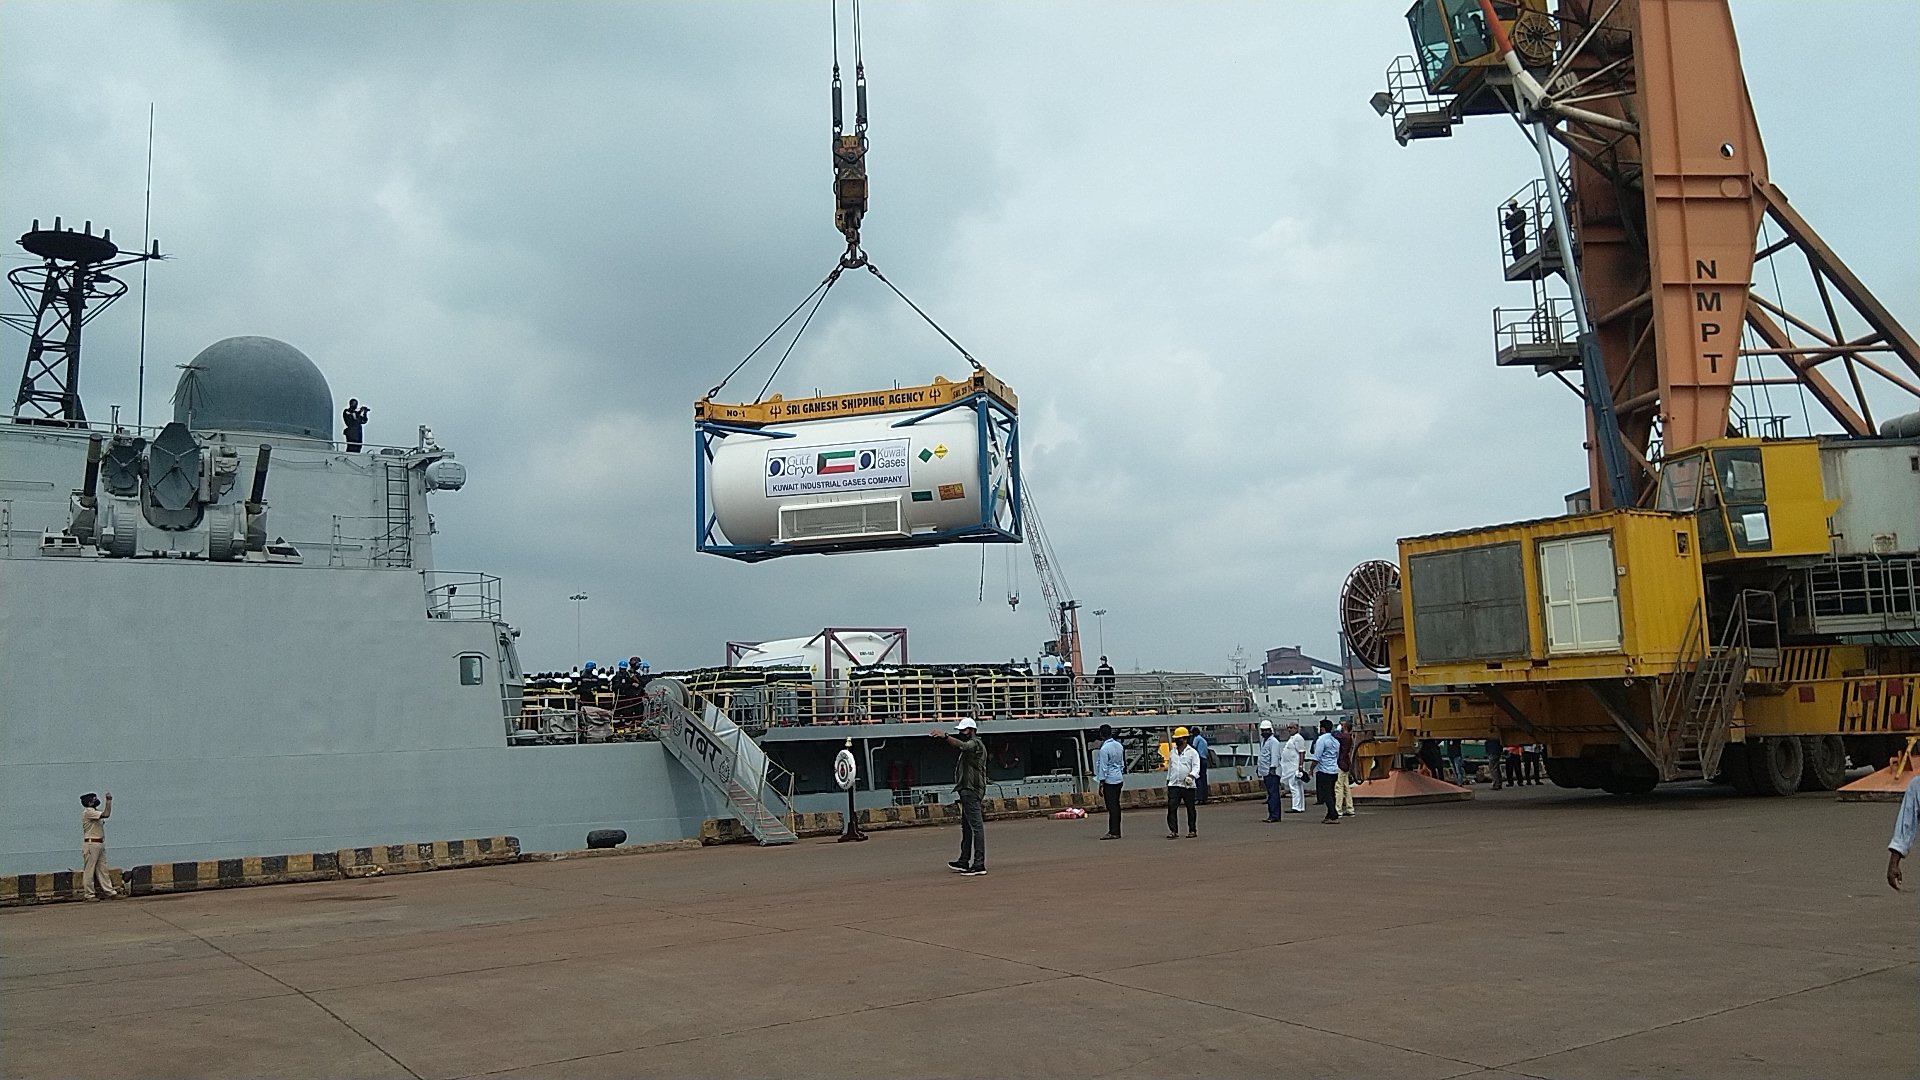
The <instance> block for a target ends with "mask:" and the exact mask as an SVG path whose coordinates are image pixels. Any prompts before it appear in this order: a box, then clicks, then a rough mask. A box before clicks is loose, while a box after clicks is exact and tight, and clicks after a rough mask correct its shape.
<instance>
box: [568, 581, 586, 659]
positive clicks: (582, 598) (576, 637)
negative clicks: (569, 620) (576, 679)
mask: <svg viewBox="0 0 1920 1080" xmlns="http://www.w3.org/2000/svg"><path fill="white" fill-rule="evenodd" d="M567 599H568V600H571V601H573V662H574V663H576V664H578V663H579V662H580V605H581V604H583V603H585V602H586V600H587V594H586V593H583V592H577V593H574V594H573V595H572V596H569V597H567Z"/></svg>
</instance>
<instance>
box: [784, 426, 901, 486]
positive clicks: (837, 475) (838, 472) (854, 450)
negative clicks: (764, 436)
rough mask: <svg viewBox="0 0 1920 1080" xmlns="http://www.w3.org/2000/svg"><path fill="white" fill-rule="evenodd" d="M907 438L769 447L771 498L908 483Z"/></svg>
mask: <svg viewBox="0 0 1920 1080" xmlns="http://www.w3.org/2000/svg"><path fill="white" fill-rule="evenodd" d="M908 449H909V440H907V439H878V440H875V441H873V442H857V443H839V444H837V445H827V446H795V447H768V448H767V469H766V482H767V489H766V490H767V497H768V498H785V497H787V496H790V495H824V494H827V493H830V492H835V491H875V490H880V489H884V488H904V487H907V486H908V480H909V477H908V476H907V465H908V461H907V451H908Z"/></svg>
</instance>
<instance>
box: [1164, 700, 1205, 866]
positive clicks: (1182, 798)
mask: <svg viewBox="0 0 1920 1080" xmlns="http://www.w3.org/2000/svg"><path fill="white" fill-rule="evenodd" d="M1192 742H1193V739H1192V732H1189V731H1188V730H1187V729H1186V728H1183V727H1177V728H1174V729H1173V752H1172V753H1170V754H1168V755H1167V839H1169V840H1178V839H1179V838H1180V818H1179V810H1180V805H1181V804H1182V803H1185V804H1186V807H1187V835H1188V836H1189V837H1194V836H1198V835H1200V834H1199V832H1198V831H1196V830H1195V828H1194V815H1195V812H1196V811H1195V810H1194V801H1195V794H1196V793H1195V791H1194V785H1195V784H1196V783H1198V782H1199V780H1200V754H1199V752H1198V751H1196V750H1194V748H1193V745H1192Z"/></svg>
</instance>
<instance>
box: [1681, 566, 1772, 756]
mask: <svg viewBox="0 0 1920 1080" xmlns="http://www.w3.org/2000/svg"><path fill="white" fill-rule="evenodd" d="M1699 624H1700V611H1699V609H1698V608H1695V610H1694V613H1693V618H1692V620H1691V621H1690V622H1689V625H1688V627H1687V635H1686V640H1687V646H1686V648H1685V650H1684V651H1682V653H1681V656H1680V664H1679V671H1678V672H1677V673H1676V674H1675V675H1673V676H1671V677H1670V681H1667V682H1665V683H1664V684H1663V686H1662V691H1663V696H1662V698H1661V704H1660V708H1659V712H1658V714H1657V715H1656V716H1655V718H1654V730H1653V746H1654V748H1655V750H1656V751H1657V752H1658V757H1657V759H1656V760H1655V761H1654V765H1655V766H1656V767H1657V768H1658V769H1659V770H1660V779H1661V780H1663V781H1664V780H1677V779H1682V778H1684V777H1691V776H1703V777H1711V776H1713V775H1714V774H1716V773H1718V772H1719V771H1720V755H1721V753H1722V751H1724V750H1725V749H1726V746H1727V732H1728V730H1729V728H1731V727H1732V725H1733V714H1734V710H1735V708H1736V707H1737V706H1738V705H1739V703H1740V699H1741V694H1742V692H1743V691H1742V687H1743V685H1744V684H1745V682H1746V679H1747V670H1748V669H1749V668H1752V667H1768V666H1770V665H1773V664H1777V663H1779V662H1780V626H1779V616H1778V614H1777V612H1776V609H1775V600H1774V595H1773V594H1772V593H1770V592H1766V591H1764V590H1760V589H1746V590H1743V591H1742V592H1741V593H1740V594H1739V595H1738V596H1737V597H1735V598H1734V603H1733V610H1732V612H1731V613H1730V614H1729V615H1728V617H1727V625H1726V628H1725V629H1724V630H1723V631H1722V632H1721V634H1720V637H1719V640H1718V641H1717V642H1716V643H1715V644H1712V645H1706V644H1704V641H1703V637H1704V635H1702V634H1699V633H1697V631H1698V629H1699Z"/></svg>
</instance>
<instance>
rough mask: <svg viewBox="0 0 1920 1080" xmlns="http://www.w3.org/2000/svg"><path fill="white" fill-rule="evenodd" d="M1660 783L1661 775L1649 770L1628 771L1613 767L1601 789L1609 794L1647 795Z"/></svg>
mask: <svg viewBox="0 0 1920 1080" xmlns="http://www.w3.org/2000/svg"><path fill="white" fill-rule="evenodd" d="M1659 783H1660V777H1659V776H1657V775H1655V774H1654V773H1649V772H1628V771H1626V770H1623V769H1618V768H1616V769H1612V770H1609V771H1608V773H1607V779H1606V781H1605V782H1604V783H1602V784H1601V785H1600V789H1601V790H1602V791H1605V792H1606V793H1607V794H1609V795H1645V794H1647V793H1648V792H1650V791H1652V790H1653V789H1654V788H1655V787H1656V786H1658V785H1659Z"/></svg>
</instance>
